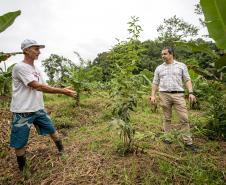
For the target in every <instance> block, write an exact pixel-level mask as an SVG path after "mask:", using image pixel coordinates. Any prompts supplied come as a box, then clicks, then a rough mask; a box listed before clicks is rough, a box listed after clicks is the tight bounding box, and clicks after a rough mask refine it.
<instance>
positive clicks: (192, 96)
mask: <svg viewBox="0 0 226 185" xmlns="http://www.w3.org/2000/svg"><path fill="white" fill-rule="evenodd" d="M188 100H189V102H196V97H195V96H194V95H193V94H189V96H188Z"/></svg>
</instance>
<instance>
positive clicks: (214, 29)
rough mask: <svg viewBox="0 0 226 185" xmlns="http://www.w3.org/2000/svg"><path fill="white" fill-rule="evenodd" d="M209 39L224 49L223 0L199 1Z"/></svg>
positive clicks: (225, 43)
mask: <svg viewBox="0 0 226 185" xmlns="http://www.w3.org/2000/svg"><path fill="white" fill-rule="evenodd" d="M200 4H201V7H202V11H203V13H204V16H205V23H206V26H207V28H208V31H209V34H210V37H211V38H213V39H214V40H215V42H216V45H217V46H218V47H219V48H221V49H226V14H225V10H226V3H225V1H224V0H200Z"/></svg>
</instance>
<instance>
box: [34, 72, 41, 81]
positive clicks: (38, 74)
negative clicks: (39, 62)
mask: <svg viewBox="0 0 226 185" xmlns="http://www.w3.org/2000/svg"><path fill="white" fill-rule="evenodd" d="M32 74H33V75H34V77H35V78H36V79H37V81H39V79H40V77H41V74H40V73H39V72H37V71H35V72H33V73H32Z"/></svg>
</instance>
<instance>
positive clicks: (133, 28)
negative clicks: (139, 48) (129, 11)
mask: <svg viewBox="0 0 226 185" xmlns="http://www.w3.org/2000/svg"><path fill="white" fill-rule="evenodd" d="M131 19H132V20H131V21H129V22H128V25H129V28H128V31H129V33H130V34H131V36H130V38H129V39H130V40H138V39H139V37H140V33H141V32H142V31H143V30H142V28H141V26H140V25H139V24H138V22H139V17H136V16H132V17H131Z"/></svg>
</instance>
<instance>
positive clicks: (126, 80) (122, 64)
mask: <svg viewBox="0 0 226 185" xmlns="http://www.w3.org/2000/svg"><path fill="white" fill-rule="evenodd" d="M137 22H138V18H136V17H132V21H131V22H129V23H128V24H129V29H128V31H129V33H130V34H132V35H131V37H130V38H128V39H129V41H128V42H119V43H118V45H116V46H115V47H114V48H113V49H112V50H111V57H112V58H113V59H114V61H115V65H114V67H113V68H112V69H113V70H112V72H113V74H112V76H113V78H112V79H111V81H110V84H111V89H110V95H111V99H112V101H113V104H112V115H113V122H112V124H114V125H117V126H118V128H119V129H120V138H121V139H122V141H123V146H119V148H118V151H119V152H120V153H122V154H123V155H125V154H127V153H130V152H133V151H134V149H135V147H134V146H135V145H134V135H135V128H134V127H133V125H132V123H131V119H130V113H131V112H132V111H135V109H136V107H137V102H138V99H139V98H141V96H142V95H143V94H144V91H142V85H145V83H147V81H148V80H147V77H146V76H145V75H144V74H137V75H134V73H136V70H137V65H136V64H137V63H138V62H139V61H140V58H139V52H140V50H139V49H140V48H139V43H140V42H139V41H138V40H137V39H138V38H139V34H140V31H142V29H141V27H140V26H139V25H138V24H137ZM125 44H126V46H127V47H128V48H127V49H128V50H127V51H128V53H124V52H122V53H119V52H115V51H118V50H120V49H122V48H123V47H122V46H124V45H125ZM145 77H146V78H145ZM142 82H144V83H142Z"/></svg>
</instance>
